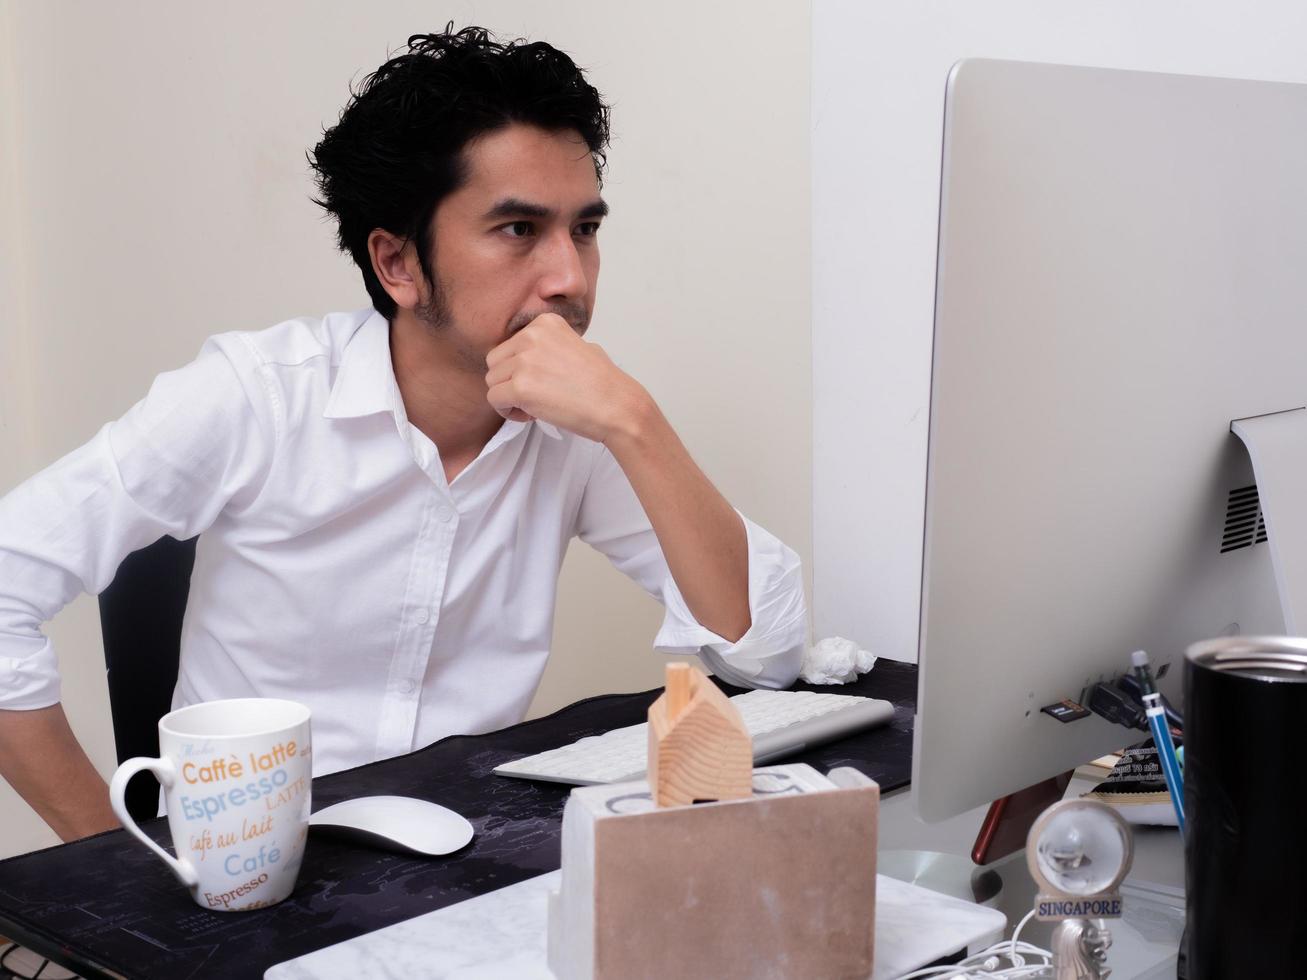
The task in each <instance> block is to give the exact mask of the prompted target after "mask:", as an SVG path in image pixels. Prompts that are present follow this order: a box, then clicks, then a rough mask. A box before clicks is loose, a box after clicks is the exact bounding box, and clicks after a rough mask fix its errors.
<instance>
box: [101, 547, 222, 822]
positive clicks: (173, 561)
mask: <svg viewBox="0 0 1307 980" xmlns="http://www.w3.org/2000/svg"><path fill="white" fill-rule="evenodd" d="M196 540H198V539H196V538H191V539H190V540H188V541H177V540H176V539H174V538H170V537H162V538H160V539H159V540H158V541H156V542H154V544H152V545H149V546H147V547H145V548H141V549H140V550H139V551H133V552H132V553H131V554H130V555H128V556H127V557H126V558H124V559H123V562H122V564H121V565H119V566H118V573H117V574H116V575H115V576H114V580H113V582H112V583H110V585H109V587H108V588H106V589H105V590H104V591H103V592H101V593H100V632H101V634H102V636H103V638H104V665H105V668H106V671H107V673H108V677H109V711H110V713H111V714H112V716H113V738H114V744H115V747H116V748H117V752H118V762H119V764H121V763H122V762H124V761H125V760H127V759H130V758H132V757H133V756H138V755H146V756H157V755H158V754H159V728H158V724H159V719H160V718H162V717H163V716H164V715H166V714H167V713H168V710H169V708H170V707H171V705H172V692H173V688H174V687H175V686H176V684H177V665H178V661H179V658H180V655H181V636H182V615H183V614H184V613H185V612H186V597H187V595H188V593H189V592H190V586H191V569H192V568H194V566H195V542H196ZM126 803H127V812H128V813H130V814H131V815H132V816H133V817H134V818H135V819H137V820H142V819H145V818H148V817H153V816H154V815H155V814H157V813H158V812H159V790H158V786H157V785H156V783H155V782H154V780H152V779H134V780H132V782H131V783H130V784H128V786H127V793H126Z"/></svg>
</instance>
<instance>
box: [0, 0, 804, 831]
mask: <svg viewBox="0 0 1307 980" xmlns="http://www.w3.org/2000/svg"><path fill="white" fill-rule="evenodd" d="M451 18H452V19H454V20H455V21H456V22H457V23H458V24H459V25H460V26H461V25H463V24H467V23H480V24H484V25H485V26H488V27H490V28H491V29H493V30H495V31H497V32H499V33H501V34H506V35H527V36H530V37H533V38H539V39H544V40H549V41H551V42H553V43H555V44H557V45H558V46H560V47H562V48H564V49H565V50H567V51H569V52H570V53H572V54H573V55H574V57H575V58H576V59H577V60H578V62H579V63H580V64H582V65H583V66H585V67H586V68H588V69H589V70H590V75H591V79H592V80H593V81H594V83H595V84H596V85H597V86H598V88H599V89H600V90H601V91H602V92H603V93H604V94H605V95H606V96H607V97H608V98H609V99H610V101H611V102H612V104H613V121H614V141H613V146H612V151H611V154H610V157H609V161H610V176H609V179H608V181H607V184H606V187H605V197H606V198H607V199H608V200H609V202H610V203H611V205H612V207H613V215H612V218H611V219H610V220H609V221H608V222H607V223H606V224H605V226H604V232H603V241H604V245H603V248H604V272H603V275H602V278H601V289H600V302H599V304H598V307H597V311H596V316H595V320H594V326H593V328H592V336H594V337H595V338H596V339H598V340H600V341H601V342H602V343H603V344H604V345H605V347H606V348H607V349H608V350H609V352H610V353H611V354H612V355H613V356H614V358H615V359H616V360H617V361H618V363H619V364H621V365H622V366H624V367H626V368H627V369H628V370H629V371H630V372H631V373H632V374H634V375H635V376H636V377H638V378H639V379H640V380H641V381H643V382H644V383H645V384H646V386H647V387H648V388H649V389H650V390H651V391H652V392H653V394H654V395H655V397H657V398H658V399H659V401H660V403H661V404H662V406H663V408H664V410H665V411H666V413H667V414H668V416H669V417H670V418H671V420H672V422H673V423H674V424H675V425H676V426H677V428H678V429H679V431H680V432H681V435H682V437H683V438H684V439H685V441H686V443H687V444H688V445H689V447H690V449H691V451H692V452H693V453H694V454H695V456H696V458H697V459H698V460H699V462H700V463H701V464H702V466H703V467H704V469H705V470H706V471H707V472H708V474H709V475H710V476H711V477H712V478H713V479H714V480H715V481H716V482H717V484H718V486H719V487H720V488H721V489H722V490H723V492H724V493H725V494H726V495H727V496H728V497H729V498H730V499H731V500H732V502H734V503H735V504H736V505H737V506H739V507H740V508H741V509H742V510H744V511H745V512H746V513H748V514H749V515H750V516H751V517H753V518H755V519H756V520H758V521H759V522H760V523H762V524H764V525H765V526H768V527H769V528H771V529H772V530H773V531H775V532H776V533H777V534H779V535H780V536H781V537H782V538H784V539H785V540H787V541H788V542H789V543H791V544H792V545H793V546H794V547H795V548H796V549H797V550H798V551H799V553H800V554H801V555H803V556H804V557H805V559H806V557H807V555H808V553H809V546H810V524H809V512H810V500H811V498H810V474H811V464H810V460H811V411H810V406H811V388H810V385H811V381H810V378H811V374H810V335H809V316H810V292H809V269H810V254H809V238H808V228H809V211H808V209H809V200H808V133H809V119H808V101H809V91H808V86H809V77H810V60H809V55H810V36H809V25H810V15H809V11H808V5H807V4H806V3H794V2H787V0H767V2H762V3H759V2H756V0H729V2H721V3H713V4H707V5H700V4H696V3H693V2H691V0H674V2H664V3H659V4H656V5H655V4H645V5H638V6H637V5H626V4H621V5H619V4H612V3H605V2H603V0H585V2H571V3H564V2H553V3H549V2H539V0H536V2H532V0H512V2H509V0H505V2H499V3H491V2H486V3H468V2H461V3H448V4H444V5H437V6H433V5H432V4H430V3H425V2H416V0H405V2H393V0H392V2H387V3H384V4H363V3H358V2H316V0H315V2H308V0H294V2H290V0H285V2H278V3H263V2H253V0H238V2H228V3H224V4H189V3H188V4H175V3H170V2H166V0H138V2H135V3H132V4H130V5H107V4H93V3H89V2H73V0H50V2H40V3H38V2H31V3H23V4H19V3H9V4H5V5H0V178H2V179H0V208H3V211H2V212H0V259H3V269H0V311H2V312H0V492H3V491H4V490H6V489H8V488H9V487H11V486H13V485H14V484H15V483H16V482H17V481H18V480H19V479H21V478H22V477H24V476H26V475H28V474H29V473H31V472H33V471H34V470H35V469H36V468H38V467H39V466H42V465H45V464H46V463H49V462H51V461H53V460H54V459H55V458H57V457H58V456H59V455H61V454H63V453H64V452H66V451H68V450H70V449H72V448H73V447H74V446H76V445H78V444H79V443H81V442H83V441H85V440H86V439H87V438H89V437H90V436H91V434H92V433H93V432H94V431H95V429H96V428H97V427H98V426H99V425H100V424H101V423H102V422H104V421H105V420H107V419H109V418H111V417H114V416H116V415H119V414H121V413H122V412H123V411H124V410H125V409H126V408H127V407H128V406H129V405H130V404H131V403H132V402H133V401H135V400H136V399H137V398H139V397H140V396H141V395H142V394H143V393H144V392H145V390H146V388H147V387H148V385H149V381H150V379H151V378H152V377H153V376H154V375H155V374H157V373H158V372H160V371H161V370H165V369H167V368H170V367H173V366H176V365H179V364H182V363H184V362H186V361H188V360H190V359H191V358H192V357H193V356H194V355H195V353H196V351H197V350H198V348H199V346H200V342H201V340H202V339H203V338H204V337H205V336H207V335H209V334H211V333H215V332H218V331H223V330H231V329H258V328H261V327H264V326H268V325H271V324H273V323H275V322H277V321H278V320H281V319H284V318H286V317H289V316H296V315H301V314H316V313H321V312H325V311H328V310H333V309H353V308H357V307H359V306H363V305H365V304H366V294H365V293H364V291H363V288H362V285H361V281H360V278H359V276H358V273H357V272H356V270H355V269H354V267H353V266H352V265H351V264H350V263H349V261H348V259H347V258H345V257H344V256H341V255H339V254H338V253H337V252H336V251H335V248H334V245H333V242H332V228H331V226H330V225H329V224H327V223H326V222H325V221H323V220H322V219H321V217H320V213H319V211H318V209H317V208H316V207H315V206H314V205H312V204H311V203H310V201H309V195H310V194H311V193H312V191H313V188H312V185H311V182H310V179H309V174H308V168H307V166H306V164H305V160H304V153H305V150H306V149H308V148H309V147H311V146H312V145H313V144H314V143H315V142H316V140H317V139H318V138H319V136H320V134H321V127H322V126H324V125H330V124H331V123H333V122H334V121H335V119H336V117H337V114H338V113H339V111H340V109H341V107H342V106H343V105H344V103H345V101H346V99H347V96H348V91H347V85H348V83H349V82H350V81H351V80H354V81H359V80H361V79H362V77H363V75H364V74H366V73H367V72H369V71H371V70H372V69H373V68H375V67H376V66H377V65H379V64H380V63H381V62H382V61H384V60H385V59H386V57H387V56H388V53H389V52H391V51H393V50H395V49H397V48H399V47H400V46H401V45H402V44H403V42H404V40H405V39H406V38H407V37H408V35H409V34H412V33H418V32H425V31H432V30H439V29H441V28H442V27H443V25H444V23H445V21H446V20H448V19H451ZM659 619H660V610H659V608H658V606H657V605H656V603H654V602H653V601H652V600H650V599H648V597H646V596H645V595H644V593H643V592H641V591H640V590H639V589H638V588H637V587H635V586H633V585H631V584H630V583H629V582H627V581H626V580H625V579H623V578H622V577H621V576H620V575H619V574H617V573H616V572H613V571H612V570H611V569H610V568H608V566H607V564H606V562H605V561H604V560H603V559H602V558H599V557H597V556H595V555H594V554H593V553H591V552H590V551H589V549H586V548H584V546H579V547H578V548H575V549H573V551H572V553H571V554H570V555H569V557H568V560H567V562H566V565H565V569H564V575H563V583H562V588H561V598H560V606H559V619H558V625H557V629H556V631H555V638H554V649H555V658H554V661H553V662H552V663H551V666H550V669H549V671H548V673H547V675H546V679H545V682H544V685H543V686H542V688H541V691H540V693H539V695H538V697H537V699H536V703H535V705H534V708H533V710H535V711H537V712H539V711H544V710H549V709H552V708H553V707H556V706H558V705H561V704H565V703H567V702H570V701H573V700H575V699H577V698H579V697H583V696H586V695H589V694H594V693H600V692H605V691H614V690H640V689H645V688H648V687H652V686H655V685H656V684H658V683H659V679H660V676H661V665H662V661H661V659H660V658H659V657H658V656H656V655H654V654H653V653H651V652H650V644H651V641H652V639H653V635H654V632H655V631H656V628H657V624H658V622H659ZM50 633H51V635H52V636H53V638H54V640H55V642H56V645H57V648H58V649H59V651H60V660H61V665H62V669H63V673H64V676H65V688H64V690H65V706H66V708H67V710H68V712H69V714H70V717H71V719H72V722H73V725H74V728H75V730H77V731H78V733H79V735H81V736H82V737H83V741H84V742H85V743H86V744H87V746H88V748H89V749H90V753H91V755H92V758H93V760H94V761H95V763H96V764H97V766H98V767H99V768H100V770H101V771H102V772H108V771H111V769H112V766H113V763H114V753H113V741H112V736H111V734H110V732H111V729H110V726H109V714H108V705H107V695H106V693H105V685H104V673H103V656H102V651H101V648H100V641H99V626H98V617H97V614H96V608H95V603H94V600H92V599H83V600H80V601H78V602H77V603H74V604H73V606H71V607H70V608H69V609H68V610H67V611H65V612H64V613H63V614H61V615H60V616H59V617H57V618H56V620H55V621H54V622H53V623H52V624H51V626H50ZM0 828H3V833H2V834H0V854H11V853H17V852H20V851H23V850H27V849H29V848H32V847H35V846H38V845H39V844H43V843H47V842H51V841H52V840H53V838H52V837H51V836H50V835H49V834H48V832H47V831H45V830H44V828H43V827H41V825H40V824H39V822H37V821H36V820H35V819H34V818H33V817H32V815H31V814H30V811H27V810H26V808H25V807H24V806H23V805H22V804H21V802H20V801H18V800H17V799H16V798H15V797H14V796H13V794H12V793H11V792H9V790H8V789H7V787H5V786H4V785H3V784H0Z"/></svg>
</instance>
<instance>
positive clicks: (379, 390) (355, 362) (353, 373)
mask: <svg viewBox="0 0 1307 980" xmlns="http://www.w3.org/2000/svg"><path fill="white" fill-rule="evenodd" d="M394 389H395V369H394V367H393V366H392V365H391V363H390V323H389V322H388V321H387V320H386V318H385V317H384V316H382V315H381V314H380V313H377V312H376V311H375V310H374V311H373V313H372V315H371V316H370V317H368V318H367V319H366V320H364V321H363V323H362V324H360V325H359V328H358V329H357V330H355V331H354V333H353V334H352V335H351V336H350V338H349V340H347V341H345V350H344V352H343V353H342V354H341V355H340V364H339V366H338V367H337V368H336V380H335V382H334V383H333V384H332V386H331V394H330V395H329V396H328V397H327V407H326V409H325V410H324V411H323V413H322V415H323V417H324V418H329V419H350V418H359V417H361V416H364V415H373V414H375V413H377V412H389V411H390V410H391V407H392V404H393V401H392V392H393V391H394Z"/></svg>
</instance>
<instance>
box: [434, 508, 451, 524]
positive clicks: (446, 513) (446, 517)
mask: <svg viewBox="0 0 1307 980" xmlns="http://www.w3.org/2000/svg"><path fill="white" fill-rule="evenodd" d="M436 516H437V517H439V518H440V523H441V524H448V523H449V522H450V521H451V520H452V519H453V517H454V512H453V511H452V510H449V509H448V508H447V507H441V508H440V513H438V514H437V515H436Z"/></svg>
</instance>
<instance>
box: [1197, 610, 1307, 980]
mask: <svg viewBox="0 0 1307 980" xmlns="http://www.w3.org/2000/svg"><path fill="white" fill-rule="evenodd" d="M1184 688H1185V726H1184V727H1185V747H1184V753H1185V761H1184V790H1185V815H1186V821H1187V827H1186V834H1185V892H1186V902H1187V910H1186V917H1187V926H1188V930H1187V931H1188V969H1189V974H1188V976H1189V978H1190V980H1209V978H1211V980H1214V978H1217V977H1253V976H1257V977H1288V976H1301V975H1302V948H1301V942H1302V941H1301V938H1300V933H1299V932H1298V930H1299V929H1300V928H1301V927H1302V923H1303V922H1304V921H1307V835H1304V833H1303V829H1302V822H1303V814H1304V813H1307V781H1305V780H1304V779H1303V775H1302V753H1301V752H1300V751H1299V750H1298V748H1299V746H1301V745H1303V743H1304V738H1303V728H1302V726H1303V723H1304V719H1307V640H1304V639H1290V638H1283V637H1246V636H1235V637H1223V638H1221V639H1216V640H1208V641H1206V642H1204V643H1196V644H1194V645H1193V646H1191V647H1190V648H1189V650H1188V651H1187V656H1186V659H1185V678H1184Z"/></svg>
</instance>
